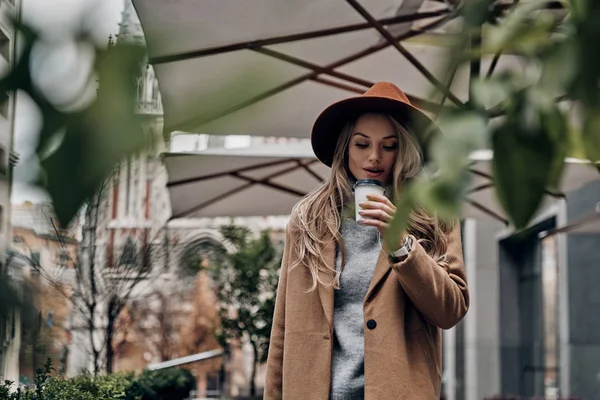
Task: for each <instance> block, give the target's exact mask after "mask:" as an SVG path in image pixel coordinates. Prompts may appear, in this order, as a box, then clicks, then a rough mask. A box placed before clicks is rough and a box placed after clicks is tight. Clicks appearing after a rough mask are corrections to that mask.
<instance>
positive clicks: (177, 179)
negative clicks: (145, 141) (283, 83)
mask: <svg viewBox="0 0 600 400" xmlns="http://www.w3.org/2000/svg"><path fill="white" fill-rule="evenodd" d="M163 157H164V162H165V165H166V168H167V173H168V182H167V188H168V189H169V194H170V199H171V209H172V218H183V217H187V218H190V217H192V218H210V217H222V216H231V217H253V216H271V215H287V214H289V213H290V211H291V209H292V207H293V206H294V204H296V203H297V202H298V200H299V199H300V198H301V197H302V196H304V195H305V194H307V193H308V192H310V191H311V190H313V189H314V188H316V187H317V185H318V184H319V183H320V182H322V181H323V179H324V178H326V177H327V176H328V174H329V168H328V167H326V166H325V165H323V164H321V163H320V162H319V161H318V160H317V159H316V158H315V157H314V155H313V154H312V152H311V151H310V150H309V148H308V147H307V146H302V145H298V146H295V147H294V148H290V147H287V148H285V149H281V148H280V149H279V150H278V151H277V153H275V152H274V151H273V150H272V149H269V147H268V146H265V147H263V148H261V149H250V150H248V149H241V150H219V151H210V150H208V151H201V152H178V153H174V152H172V153H164V154H163Z"/></svg>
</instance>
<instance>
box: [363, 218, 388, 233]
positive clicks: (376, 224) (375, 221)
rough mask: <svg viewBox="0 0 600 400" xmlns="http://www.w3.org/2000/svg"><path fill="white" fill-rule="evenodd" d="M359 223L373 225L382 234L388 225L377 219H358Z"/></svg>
mask: <svg viewBox="0 0 600 400" xmlns="http://www.w3.org/2000/svg"><path fill="white" fill-rule="evenodd" d="M358 222H359V223H361V224H363V225H370V226H374V227H376V228H377V229H378V230H379V232H381V233H382V234H383V233H384V232H385V231H386V230H387V229H388V227H389V226H390V224H388V223H386V222H383V221H380V220H378V219H364V218H363V219H360V220H359V221H358Z"/></svg>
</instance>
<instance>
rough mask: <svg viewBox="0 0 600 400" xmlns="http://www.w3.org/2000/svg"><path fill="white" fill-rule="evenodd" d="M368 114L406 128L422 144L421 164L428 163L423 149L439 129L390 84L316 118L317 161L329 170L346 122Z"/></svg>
mask: <svg viewBox="0 0 600 400" xmlns="http://www.w3.org/2000/svg"><path fill="white" fill-rule="evenodd" d="M369 112H371V113H379V114H389V115H391V116H392V117H393V118H395V119H396V120H397V121H398V122H399V123H401V124H402V125H404V126H406V127H407V128H408V129H409V130H410V132H412V133H413V134H414V135H415V137H416V138H417V139H418V141H419V143H420V144H421V149H422V151H423V156H424V158H425V159H424V162H427V161H428V155H427V154H426V149H427V146H426V145H427V144H428V142H429V140H430V139H431V138H432V137H434V136H436V135H437V134H438V133H439V128H438V127H437V126H436V125H435V124H434V123H433V121H432V120H431V119H430V118H429V117H428V116H427V115H425V114H424V113H423V112H422V111H420V110H419V109H418V108H416V107H415V106H413V105H412V104H411V102H410V100H409V99H408V97H407V96H406V94H404V92H403V91H402V90H400V88H398V87H397V86H396V85H394V84H393V83H389V82H377V83H375V84H374V85H373V86H372V87H371V88H370V89H369V90H367V91H366V92H365V93H364V94H362V95H360V96H355V97H350V98H347V99H344V100H341V101H338V102H337V103H333V104H332V105H330V106H329V107H327V108H326V109H325V110H324V111H323V112H322V113H321V114H320V115H319V117H318V118H317V120H316V121H315V123H314V125H313V129H312V134H311V143H312V148H313V151H314V152H315V155H316V156H317V158H318V159H319V160H320V161H321V162H322V163H323V164H325V165H327V166H331V164H332V162H333V155H334V153H335V147H336V145H337V140H338V137H339V136H340V133H341V132H342V129H343V128H344V125H345V124H346V122H347V121H348V120H349V119H351V118H352V119H354V118H356V117H358V116H360V115H361V114H365V113H369Z"/></svg>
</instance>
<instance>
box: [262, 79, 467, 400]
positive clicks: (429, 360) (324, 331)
mask: <svg viewBox="0 0 600 400" xmlns="http://www.w3.org/2000/svg"><path fill="white" fill-rule="evenodd" d="M430 125H431V121H430V120H429V119H428V118H427V116H425V114H423V113H421V112H420V111H419V110H418V109H416V108H415V107H413V106H412V105H411V104H410V101H409V100H408V98H407V97H406V95H405V94H404V93H403V92H402V91H401V90H400V89H399V88H397V87H396V86H394V85H393V84H391V83H386V82H380V83H377V84H375V85H374V86H373V87H372V88H371V89H369V90H368V91H367V92H366V93H365V94H364V95H362V96H357V97H353V98H350V99H346V100H343V101H341V102H338V103H335V104H333V105H331V106H330V107H328V108H327V109H326V110H325V111H323V113H322V114H321V115H320V116H319V118H318V119H317V121H316V122H315V125H314V127H313V132H312V139H311V140H312V146H313V149H314V151H315V154H316V155H317V157H318V158H319V159H320V160H321V161H322V162H323V163H324V164H326V165H328V166H330V167H331V176H330V177H329V179H327V180H326V182H324V183H323V184H322V185H321V186H320V187H319V188H318V189H316V190H315V191H314V192H313V193H311V194H309V195H308V196H306V197H305V198H303V199H302V200H301V201H300V202H299V203H298V204H297V205H296V207H295V208H294V210H293V211H292V216H291V219H290V221H289V223H288V227H287V233H286V245H285V251H284V257H283V263H282V267H281V275H280V281H279V286H278V291H277V299H276V307H275V314H274V319H273V328H272V333H271V344H270V351H269V357H268V362H267V377H266V385H265V395H264V397H265V399H269V400H270V399H282V398H283V399H285V400H295V399H299V400H307V399H315V400H327V399H332V400H354V399H367V400H386V399H390V400H391V399H394V400H398V399H411V400H419V399H424V400H425V399H426V400H433V399H439V398H440V386H441V385H440V383H441V354H442V349H441V343H442V336H441V329H448V328H451V327H453V326H454V325H456V324H457V323H458V322H459V321H460V320H461V319H462V318H463V317H464V315H465V313H466V312H467V309H468V307H469V293H468V288H467V282H466V278H465V271H464V268H463V259H462V250H461V239H460V231H459V226H458V224H456V223H445V222H443V221H440V220H437V219H436V218H433V217H432V216H430V215H428V214H427V213H425V212H423V211H422V210H416V211H415V212H414V213H413V215H412V216H411V220H410V227H409V229H408V232H407V234H406V235H404V236H403V237H401V238H399V239H398V245H397V247H396V248H395V249H389V250H388V249H385V250H384V249H383V246H382V245H381V243H383V241H382V240H381V237H382V235H385V234H386V230H387V228H388V226H389V225H388V224H389V222H390V221H391V219H392V217H393V215H394V213H395V211H396V208H395V206H394V200H396V199H397V198H399V197H400V196H402V187H403V184H404V182H406V181H407V180H409V179H410V178H412V177H414V176H415V175H417V174H418V173H419V172H420V171H421V169H422V165H423V159H424V156H423V154H422V148H423V146H422V142H424V141H425V138H424V137H423V136H424V135H423V134H422V132H425V129H426V126H430ZM409 127H418V128H409ZM360 179H370V180H377V181H379V182H380V183H381V184H382V185H383V186H385V187H386V195H385V196H379V195H369V199H368V201H367V202H365V203H363V204H361V205H360V208H361V210H362V211H361V212H360V215H361V219H360V221H358V222H357V221H356V219H355V218H354V217H353V214H351V215H348V214H346V213H345V212H344V210H346V209H347V207H348V206H351V205H353V204H354V200H353V191H352V188H353V184H354V183H355V182H356V181H357V180H360Z"/></svg>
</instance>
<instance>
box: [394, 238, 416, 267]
mask: <svg viewBox="0 0 600 400" xmlns="http://www.w3.org/2000/svg"><path fill="white" fill-rule="evenodd" d="M412 245H413V242H412V239H411V237H410V236H407V237H406V239H405V240H404V244H403V245H402V247H400V248H399V249H398V250H396V251H394V252H390V254H389V258H390V261H391V262H392V263H393V264H396V263H399V262H401V261H404V260H405V259H406V257H408V253H410V251H411V250H412Z"/></svg>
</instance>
